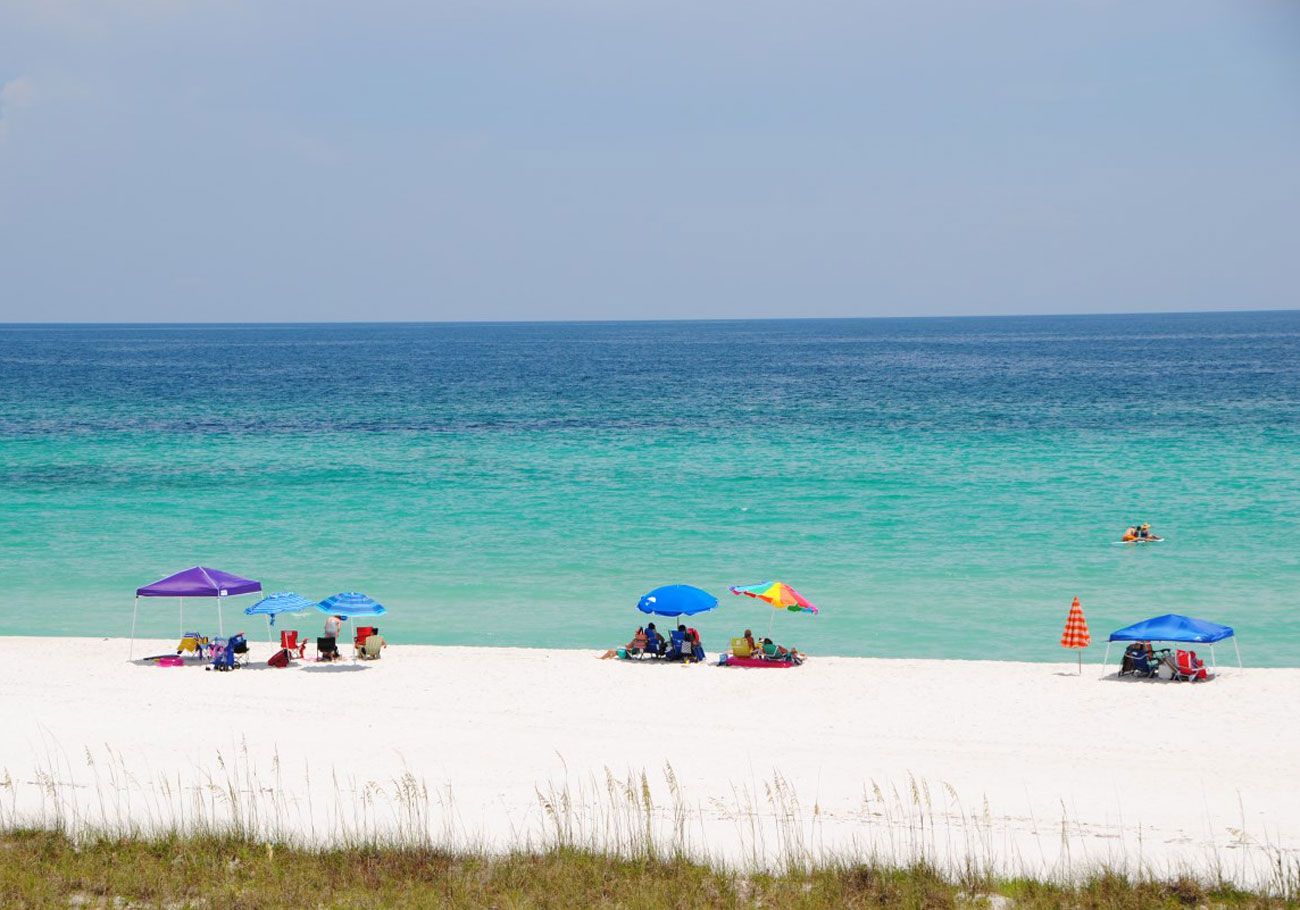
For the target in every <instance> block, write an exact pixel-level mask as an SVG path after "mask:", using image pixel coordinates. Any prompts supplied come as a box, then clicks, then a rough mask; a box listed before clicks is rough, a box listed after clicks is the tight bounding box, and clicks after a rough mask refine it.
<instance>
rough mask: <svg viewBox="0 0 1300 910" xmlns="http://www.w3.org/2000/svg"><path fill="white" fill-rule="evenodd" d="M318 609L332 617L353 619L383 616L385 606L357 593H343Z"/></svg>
mask: <svg viewBox="0 0 1300 910" xmlns="http://www.w3.org/2000/svg"><path fill="white" fill-rule="evenodd" d="M316 609H317V610H320V611H321V612H322V613H328V614H330V615H331V616H342V617H344V618H345V619H352V618H353V617H355V616H383V615H384V614H385V613H387V612H388V610H386V609H385V608H384V605H383V604H381V603H379V602H378V601H376V600H372V599H371V598H369V597H367V596H366V595H364V594H359V593H357V592H356V591H341V592H339V593H338V594H335V595H333V596H332V597H327V598H325V599H324V600H322V601H321V602H320V603H318V604H316Z"/></svg>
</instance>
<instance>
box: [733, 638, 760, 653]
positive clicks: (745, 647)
mask: <svg viewBox="0 0 1300 910" xmlns="http://www.w3.org/2000/svg"><path fill="white" fill-rule="evenodd" d="M753 653H754V649H753V648H751V647H750V646H749V642H748V641H747V640H746V639H743V638H733V639H732V640H731V656H732V657H749V656H750V655H751V654H753Z"/></svg>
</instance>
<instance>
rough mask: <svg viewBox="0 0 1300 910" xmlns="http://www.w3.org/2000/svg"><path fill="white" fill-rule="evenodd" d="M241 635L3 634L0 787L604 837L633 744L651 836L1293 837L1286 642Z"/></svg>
mask: <svg viewBox="0 0 1300 910" xmlns="http://www.w3.org/2000/svg"><path fill="white" fill-rule="evenodd" d="M253 644H254V651H253V659H254V666H252V667H249V668H245V669H240V670H237V671H235V672H232V673H225V674H219V673H214V672H207V671H204V670H203V669H201V668H199V666H197V665H194V666H186V667H177V668H158V667H153V666H144V665H138V664H132V663H129V662H128V661H127V659H126V656H127V643H126V642H125V641H123V640H94V639H52V638H5V639H0V662H2V665H3V666H4V672H3V676H2V677H0V731H3V732H0V787H3V789H0V812H3V813H4V815H5V818H6V820H9V821H13V820H15V819H23V818H27V819H38V818H40V819H44V820H45V821H47V822H48V821H50V820H52V819H54V818H56V817H57V818H62V819H63V820H64V821H66V822H68V823H71V824H74V825H89V826H96V825H99V826H108V827H113V826H116V825H121V824H124V823H127V822H129V823H131V824H134V825H137V826H142V827H147V826H166V825H170V824H181V825H191V826H194V825H201V824H204V823H213V822H215V823H222V822H225V821H230V820H231V819H238V820H242V822H243V823H244V824H246V825H247V826H248V827H249V828H251V829H254V830H256V831H258V832H261V833H264V834H272V835H285V834H296V835H300V836H302V837H305V838H315V839H317V840H329V839H336V840H337V839H342V838H347V837H355V836H358V835H362V834H367V833H369V834H376V833H378V834H393V835H395V836H412V832H414V831H416V829H418V830H419V832H420V836H428V837H432V838H434V839H435V840H438V839H446V840H450V841H455V842H459V843H466V844H473V845H477V846H485V847H489V848H496V849H503V848H508V847H510V846H516V845H522V844H525V843H527V844H533V845H536V844H540V843H542V842H545V841H546V840H547V839H548V838H553V837H554V836H556V833H557V830H559V831H561V832H565V833H566V834H567V836H569V837H571V838H572V839H573V840H575V841H578V842H580V843H593V844H605V845H608V846H615V847H617V846H620V845H622V846H625V847H626V846H627V845H629V844H632V843H634V842H635V841H636V839H637V838H638V837H641V836H643V832H644V830H645V823H644V817H645V815H646V813H644V807H641V808H639V809H637V808H629V805H628V800H629V796H628V795H627V793H625V792H624V791H623V787H624V784H625V782H626V781H627V780H628V779H629V776H630V777H631V778H632V779H633V780H634V783H635V786H634V787H633V790H634V791H636V792H637V793H639V790H640V783H639V780H640V775H641V774H642V772H644V773H645V775H646V781H647V782H648V785H649V787H650V790H651V793H652V795H653V808H652V810H651V811H650V812H649V813H648V816H649V818H650V820H651V827H652V833H653V835H654V836H655V837H656V838H657V839H658V840H659V843H660V844H661V845H663V846H673V845H678V846H681V847H683V848H684V849H687V850H690V851H692V852H694V853H697V854H701V855H705V854H707V855H708V856H710V857H713V858H715V859H718V860H726V861H730V862H735V863H754V862H757V863H773V862H779V861H780V860H781V859H782V858H783V857H785V856H788V855H797V856H801V857H804V858H808V857H812V858H816V857H817V856H822V855H844V854H850V853H853V852H855V851H859V852H860V851H864V850H875V851H877V852H879V853H882V854H887V855H890V856H893V857H895V858H899V859H908V858H912V857H915V856H918V855H921V854H924V855H926V856H929V857H930V858H932V859H934V860H935V861H937V862H940V863H946V864H955V863H965V862H972V861H973V862H978V863H981V864H992V865H995V866H998V867H999V868H1001V869H1004V870H1012V871H1022V870H1023V871H1033V872H1040V873H1041V872H1049V873H1050V872H1056V873H1067V872H1079V871H1082V870H1083V869H1086V868H1088V867H1090V866H1092V865H1095V864H1098V863H1107V864H1110V865H1115V866H1121V867H1123V868H1125V869H1127V870H1129V871H1134V872H1136V871H1138V870H1139V869H1148V870H1151V871H1155V872H1161V873H1169V872H1173V871H1177V870H1179V869H1183V868H1190V869H1194V870H1197V871H1199V872H1201V873H1202V874H1209V873H1210V872H1211V871H1212V870H1213V869H1218V870H1219V871H1220V872H1221V873H1222V874H1224V875H1226V876H1227V877H1229V878H1233V879H1236V880H1238V881H1241V882H1243V883H1259V882H1261V881H1267V880H1268V878H1269V876H1270V875H1271V872H1270V864H1271V863H1275V862H1276V861H1277V859H1278V858H1279V856H1280V857H1281V858H1282V860H1283V861H1284V862H1289V863H1295V862H1296V861H1297V857H1298V856H1300V853H1298V852H1297V851H1298V849H1300V787H1297V786H1296V782H1295V781H1296V769H1297V768H1300V730H1297V728H1296V727H1295V726H1293V725H1291V724H1290V723H1288V722H1287V720H1286V719H1287V718H1288V717H1290V716H1291V715H1292V714H1293V713H1294V706H1295V705H1296V704H1297V703H1298V702H1300V670H1294V669H1251V668H1247V669H1246V670H1244V671H1243V670H1237V669H1235V668H1233V669H1230V670H1225V671H1224V675H1222V676H1221V677H1220V678H1218V679H1216V680H1213V681H1212V682H1208V683H1201V684H1174V683H1161V682H1145V681H1143V682H1137V681H1127V680H1125V681H1118V680H1115V679H1113V678H1111V679H1103V678H1102V676H1101V669H1100V668H1099V667H1098V666H1096V665H1087V664H1085V666H1084V672H1083V675H1082V676H1081V677H1080V676H1076V675H1075V666H1074V664H1073V663H1069V664H1066V663H1062V664H1059V665H1048V664H1025V663H994V662H973V661H926V660H867V659H852V658H832V657H823V658H818V657H814V658H812V659H810V660H809V661H808V663H807V664H806V665H804V666H803V667H799V668H796V669H791V670H738V669H725V668H717V667H714V666H708V665H698V666H677V665H657V664H651V663H632V662H620V661H599V660H595V659H593V654H592V653H591V652H587V651H563V652H556V651H532V650H519V649H504V648H450V647H448V648H443V647H423V646H401V645H398V646H393V647H390V648H389V649H388V650H387V651H385V652H384V657H383V659H382V660H380V661H377V662H371V663H352V662H350V661H345V662H343V663H339V664H332V665H325V664H315V663H311V662H299V663H296V664H295V665H294V666H293V667H291V668H289V669H286V670H275V669H269V668H266V667H265V658H266V657H267V656H268V654H269V653H270V650H271V648H270V646H269V645H267V644H265V643H258V642H254V643H253ZM173 647H174V642H172V641H166V642H147V643H144V644H143V645H141V643H139V642H137V644H136V654H151V653H159V652H164V651H168V650H170V649H171V648H173ZM1094 650H1095V651H1096V652H1097V653H1096V657H1100V649H1094ZM1112 672H1113V668H1112ZM611 776H612V779H613V781H612V782H611ZM4 790H8V791H9V792H8V793H5V792H3V791H4ZM413 794H423V795H415V796H413ZM632 799H639V796H637V795H636V793H634V795H633V797H632ZM412 802H414V803H416V804H417V805H415V806H414V807H413V806H412ZM548 805H549V807H550V808H549V809H548ZM557 820H558V821H559V826H558V829H557V824H556V822H557Z"/></svg>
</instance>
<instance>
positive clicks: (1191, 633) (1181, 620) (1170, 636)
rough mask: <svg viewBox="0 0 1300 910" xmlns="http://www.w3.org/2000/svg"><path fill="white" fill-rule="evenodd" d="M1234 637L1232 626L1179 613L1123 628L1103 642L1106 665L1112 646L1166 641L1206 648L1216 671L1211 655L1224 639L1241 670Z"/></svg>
mask: <svg viewBox="0 0 1300 910" xmlns="http://www.w3.org/2000/svg"><path fill="white" fill-rule="evenodd" d="M1236 635H1237V633H1236V632H1234V631H1233V628H1232V626H1222V625H1219V624H1218V623H1217V622H1209V621H1208V620H1204V619H1194V618H1193V617H1191V616H1182V615H1180V614H1178V613H1166V614H1165V615H1164V616H1153V617H1151V618H1150V619H1144V620H1142V621H1141V622H1135V623H1134V624H1133V625H1131V626H1125V627H1124V628H1122V629H1116V630H1115V631H1114V632H1112V633H1110V638H1109V639H1108V640H1107V642H1106V662H1107V663H1109V662H1110V643H1111V642H1114V641H1169V642H1177V643H1179V644H1198V645H1209V646H1210V664H1211V666H1213V667H1217V666H1218V660H1217V659H1216V657H1215V654H1214V644H1215V642H1219V641H1223V640H1224V639H1225V638H1231V639H1232V645H1233V647H1234V648H1236V650H1237V666H1238V667H1240V666H1241V648H1240V647H1239V646H1238V645H1237V637H1236Z"/></svg>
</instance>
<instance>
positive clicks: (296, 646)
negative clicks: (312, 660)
mask: <svg viewBox="0 0 1300 910" xmlns="http://www.w3.org/2000/svg"><path fill="white" fill-rule="evenodd" d="M280 647H281V648H282V649H283V650H285V651H288V652H289V656H290V657H293V656H295V655H296V656H297V658H298V659H299V660H302V659H303V658H302V655H303V652H304V651H306V650H307V642H305V641H299V640H298V630H297V629H281V630H280Z"/></svg>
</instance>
